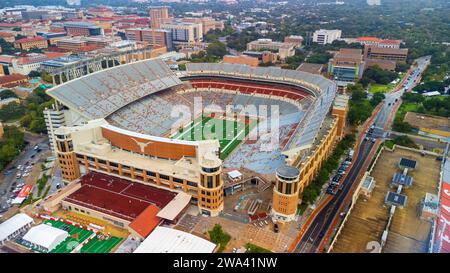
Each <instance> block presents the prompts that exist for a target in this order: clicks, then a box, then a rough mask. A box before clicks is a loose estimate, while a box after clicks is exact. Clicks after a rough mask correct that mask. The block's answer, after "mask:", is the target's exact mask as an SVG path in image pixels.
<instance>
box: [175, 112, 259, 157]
mask: <svg viewBox="0 0 450 273" xmlns="http://www.w3.org/2000/svg"><path fill="white" fill-rule="evenodd" d="M256 124H257V121H256V120H254V119H249V121H248V122H243V121H238V120H228V119H221V118H213V117H210V116H208V115H204V116H202V117H200V118H197V119H195V120H194V121H192V122H191V123H190V124H189V125H188V126H186V127H184V128H181V129H180V130H179V131H178V133H177V134H175V135H173V136H172V137H171V138H173V139H180V140H190V141H196V140H206V139H217V140H219V144H220V150H221V153H220V158H221V159H225V158H226V157H227V156H228V155H229V154H230V153H231V152H232V151H233V150H234V148H236V147H237V146H238V145H239V144H240V143H241V142H242V140H243V139H244V138H245V137H246V136H247V135H248V134H249V133H250V131H251V130H252V129H253V128H254V127H255V126H256Z"/></svg>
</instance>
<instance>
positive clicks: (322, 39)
mask: <svg viewBox="0 0 450 273" xmlns="http://www.w3.org/2000/svg"><path fill="white" fill-rule="evenodd" d="M341 34H342V31H341V30H339V29H331V30H329V29H319V30H316V31H314V34H313V42H314V43H318V44H320V45H326V44H331V43H332V42H333V41H335V40H337V39H340V38H341Z"/></svg>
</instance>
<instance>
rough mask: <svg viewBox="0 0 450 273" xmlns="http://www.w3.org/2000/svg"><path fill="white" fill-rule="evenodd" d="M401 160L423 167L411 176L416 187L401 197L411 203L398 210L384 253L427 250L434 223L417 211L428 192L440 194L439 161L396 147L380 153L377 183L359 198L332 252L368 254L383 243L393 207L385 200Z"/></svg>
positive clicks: (376, 170)
mask: <svg viewBox="0 0 450 273" xmlns="http://www.w3.org/2000/svg"><path fill="white" fill-rule="evenodd" d="M402 157H407V158H411V159H414V160H417V162H418V164H420V166H421V168H419V169H417V170H416V171H414V172H411V173H410V175H411V176H412V177H413V179H414V185H413V186H412V187H410V188H403V190H402V194H403V195H406V196H408V204H407V206H406V207H404V208H403V209H396V210H395V214H394V217H393V219H392V223H391V226H390V229H389V234H388V237H387V242H386V245H385V247H384V249H383V252H387V253H391V252H392V253H398V252H400V253H402V252H406V253H421V252H425V251H426V248H427V246H428V242H429V235H430V232H431V223H430V222H427V221H425V220H421V219H420V217H419V216H418V215H417V210H418V208H419V206H420V203H421V201H422V200H423V198H424V196H425V195H426V193H431V194H437V186H438V181H439V172H440V162H439V161H437V160H436V158H435V156H430V155H425V156H422V155H421V154H420V153H419V152H414V151H409V150H405V149H400V148H396V149H395V150H394V151H393V152H390V151H387V150H384V151H383V152H382V153H381V155H380V158H379V159H378V161H377V163H376V165H375V167H374V169H373V171H372V173H371V174H370V175H371V176H372V177H374V179H375V181H376V186H375V187H374V189H373V191H372V194H371V197H370V198H368V199H366V198H364V197H363V196H360V197H359V198H358V201H357V202H356V204H355V206H354V208H353V210H352V212H351V214H350V215H349V217H348V220H347V222H346V223H345V225H344V227H343V229H342V232H341V234H340V235H339V237H338V238H337V241H336V243H335V245H334V248H333V250H332V251H331V252H337V253H339V252H342V253H346V252H351V253H365V252H369V250H368V249H367V244H368V243H369V242H371V241H378V242H380V240H381V236H382V233H383V231H384V229H385V227H386V224H387V221H388V218H389V208H390V206H389V205H388V206H387V207H383V205H384V200H385V197H386V194H387V192H388V191H392V188H391V187H390V183H391V179H392V176H393V174H394V173H396V172H398V171H400V169H399V167H398V162H399V161H400V158H402Z"/></svg>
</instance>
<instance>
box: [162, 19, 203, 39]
mask: <svg viewBox="0 0 450 273" xmlns="http://www.w3.org/2000/svg"><path fill="white" fill-rule="evenodd" d="M161 28H162V29H167V30H170V32H171V33H172V40H173V41H174V43H178V44H180V43H183V44H184V43H188V44H192V43H196V42H201V41H202V40H203V27H202V24H197V23H186V22H181V21H178V22H172V23H163V24H161Z"/></svg>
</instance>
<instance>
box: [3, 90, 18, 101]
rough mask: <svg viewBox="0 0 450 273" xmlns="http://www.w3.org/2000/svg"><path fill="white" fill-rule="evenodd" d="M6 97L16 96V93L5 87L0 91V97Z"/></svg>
mask: <svg viewBox="0 0 450 273" xmlns="http://www.w3.org/2000/svg"><path fill="white" fill-rule="evenodd" d="M7 98H17V95H16V93H14V91H12V90H10V89H5V90H2V91H0V99H2V100H4V99H7Z"/></svg>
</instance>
